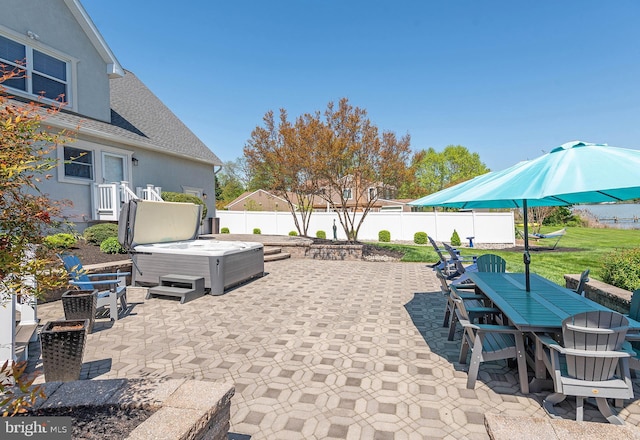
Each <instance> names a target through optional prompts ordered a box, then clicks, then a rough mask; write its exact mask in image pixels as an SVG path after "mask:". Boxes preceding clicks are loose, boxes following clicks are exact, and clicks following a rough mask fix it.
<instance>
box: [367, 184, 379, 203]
mask: <svg viewBox="0 0 640 440" xmlns="http://www.w3.org/2000/svg"><path fill="white" fill-rule="evenodd" d="M371 191H373V197H371ZM377 197H378V189H377V188H376V187H375V186H370V187H369V188H367V198H368V199H369V201H372V200H375V199H376V198H377Z"/></svg>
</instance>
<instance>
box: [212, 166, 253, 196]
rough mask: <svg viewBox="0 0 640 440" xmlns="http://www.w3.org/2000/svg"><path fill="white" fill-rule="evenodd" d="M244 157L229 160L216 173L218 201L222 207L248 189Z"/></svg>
mask: <svg viewBox="0 0 640 440" xmlns="http://www.w3.org/2000/svg"><path fill="white" fill-rule="evenodd" d="M245 168H246V162H245V160H244V158H238V159H236V160H234V161H227V162H225V163H224V164H223V165H222V170H221V171H220V172H219V173H218V174H216V182H217V183H216V202H217V203H218V205H219V206H220V207H224V206H226V205H227V204H228V203H229V202H231V201H233V200H235V199H236V198H237V197H238V196H240V195H241V194H242V193H243V192H245V191H246V190H247V189H248V182H249V180H248V178H247V174H246V170H245Z"/></svg>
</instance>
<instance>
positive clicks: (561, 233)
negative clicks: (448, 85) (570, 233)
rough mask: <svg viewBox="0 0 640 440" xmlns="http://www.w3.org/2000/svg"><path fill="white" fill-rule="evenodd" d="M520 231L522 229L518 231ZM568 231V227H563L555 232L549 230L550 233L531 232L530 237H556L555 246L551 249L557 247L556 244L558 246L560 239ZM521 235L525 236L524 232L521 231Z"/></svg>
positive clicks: (535, 238) (537, 238)
mask: <svg viewBox="0 0 640 440" xmlns="http://www.w3.org/2000/svg"><path fill="white" fill-rule="evenodd" d="M518 232H520V231H518ZM566 233H567V230H566V228H562V229H560V230H558V231H554V232H549V233H548V234H540V233H531V234H529V238H532V239H534V240H540V239H544V238H551V239H553V238H555V239H556V242H555V243H553V247H552V248H551V249H555V248H556V246H558V243H559V242H560V239H561V238H562V237H564V236H565V234H566ZM520 235H522V236H523V237H524V233H523V232H520Z"/></svg>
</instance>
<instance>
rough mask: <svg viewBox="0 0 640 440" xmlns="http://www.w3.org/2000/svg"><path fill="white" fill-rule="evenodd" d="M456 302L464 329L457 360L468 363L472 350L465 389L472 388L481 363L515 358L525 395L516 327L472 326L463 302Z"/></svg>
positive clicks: (524, 370)
mask: <svg viewBox="0 0 640 440" xmlns="http://www.w3.org/2000/svg"><path fill="white" fill-rule="evenodd" d="M455 302H456V305H457V308H456V314H457V315H458V320H459V321H460V324H462V326H463V327H464V337H463V340H462V346H461V347H460V358H459V362H460V363H461V364H465V363H466V362H467V355H468V352H469V348H471V362H470V363H469V372H468V373H467V374H468V376H467V388H468V389H474V388H475V383H476V380H477V378H478V372H479V370H480V364H481V363H482V362H487V361H495V360H501V359H513V358H515V359H516V361H517V364H518V377H519V381H520V391H521V392H522V393H523V394H528V393H529V379H528V376H527V361H526V354H525V348H524V338H523V336H522V332H521V331H520V330H518V329H517V328H516V327H513V326H507V325H492V324H474V323H472V322H471V319H470V316H469V313H468V310H467V309H466V307H465V302H464V301H462V299H459V298H457V299H455Z"/></svg>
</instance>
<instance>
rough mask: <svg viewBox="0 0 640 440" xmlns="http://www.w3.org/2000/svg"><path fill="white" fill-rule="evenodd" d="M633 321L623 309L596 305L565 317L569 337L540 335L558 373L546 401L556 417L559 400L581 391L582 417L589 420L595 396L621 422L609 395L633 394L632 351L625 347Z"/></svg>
mask: <svg viewBox="0 0 640 440" xmlns="http://www.w3.org/2000/svg"><path fill="white" fill-rule="evenodd" d="M628 323H629V321H628V320H627V318H626V317H625V316H624V315H621V314H620V313H617V312H613V311H611V312H608V311H592V312H585V313H579V314H577V315H574V316H570V317H569V318H567V319H565V320H564V321H563V322H562V337H563V341H564V343H563V344H562V345H560V344H559V343H558V342H556V341H555V340H553V339H552V338H550V337H548V336H546V335H536V337H538V338H539V339H540V341H541V342H542V343H543V344H544V346H545V350H544V355H545V356H546V359H545V364H546V365H547V369H548V370H549V373H550V374H551V377H552V378H553V383H554V391H555V393H553V394H551V395H549V396H548V397H547V398H546V399H545V400H544V402H543V407H544V409H545V411H547V413H548V414H549V415H550V416H551V417H554V418H557V417H558V416H557V415H556V414H555V412H554V408H553V407H554V405H556V404H558V403H560V402H562V401H563V400H564V399H566V398H567V396H576V420H577V421H582V420H583V413H584V410H583V405H584V399H585V398H586V397H594V398H595V400H596V403H597V405H598V409H599V410H600V412H601V413H602V415H603V416H605V418H606V419H607V420H608V421H609V423H613V424H616V425H623V424H624V421H623V420H622V419H621V418H620V417H618V416H617V415H616V414H615V413H614V412H613V410H612V409H611V407H610V406H609V403H608V401H607V399H616V400H622V399H631V398H633V385H632V382H631V378H630V375H629V357H630V356H631V355H630V354H629V352H628V351H623V350H622V347H623V344H624V342H625V336H626V334H627V328H628Z"/></svg>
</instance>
